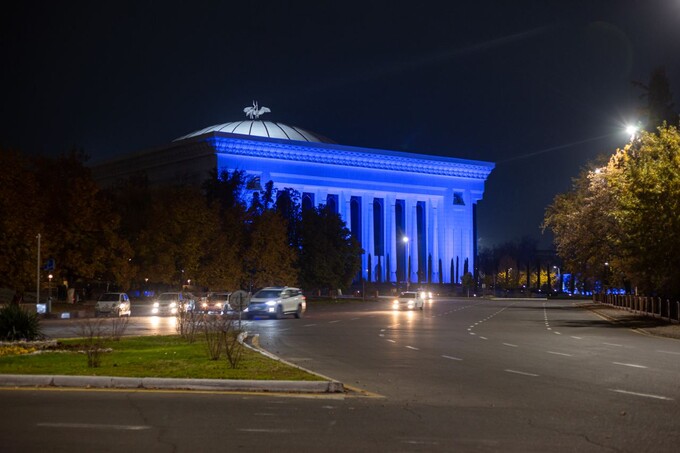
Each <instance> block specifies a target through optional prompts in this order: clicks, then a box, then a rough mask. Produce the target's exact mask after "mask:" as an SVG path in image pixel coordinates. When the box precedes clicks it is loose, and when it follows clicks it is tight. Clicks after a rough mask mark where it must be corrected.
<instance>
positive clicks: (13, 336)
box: [0, 304, 43, 341]
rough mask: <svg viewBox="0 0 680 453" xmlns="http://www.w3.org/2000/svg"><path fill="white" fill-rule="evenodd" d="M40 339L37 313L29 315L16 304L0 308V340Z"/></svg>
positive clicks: (40, 332)
mask: <svg viewBox="0 0 680 453" xmlns="http://www.w3.org/2000/svg"><path fill="white" fill-rule="evenodd" d="M42 337H43V334H42V331H41V328H40V320H39V319H38V314H37V313H30V312H28V311H26V310H24V309H22V308H21V307H20V306H19V305H18V304H10V305H7V306H6V307H3V308H0V340H9V341H18V340H26V341H32V340H37V339H40V338H42Z"/></svg>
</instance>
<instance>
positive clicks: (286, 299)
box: [244, 286, 307, 319]
mask: <svg viewBox="0 0 680 453" xmlns="http://www.w3.org/2000/svg"><path fill="white" fill-rule="evenodd" d="M305 310H307V301H306V299H305V296H304V295H302V290H301V289H299V288H291V287H288V286H271V287H268V288H263V289H261V290H259V291H258V292H256V293H255V294H253V297H251V298H250V303H248V307H246V309H245V310H244V312H245V314H246V318H248V319H253V318H254V317H256V316H266V317H271V318H276V319H281V318H283V317H284V316H285V315H287V314H294V315H295V317H296V318H302V316H303V315H304V313H305Z"/></svg>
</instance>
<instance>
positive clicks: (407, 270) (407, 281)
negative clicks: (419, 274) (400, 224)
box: [402, 236, 411, 291]
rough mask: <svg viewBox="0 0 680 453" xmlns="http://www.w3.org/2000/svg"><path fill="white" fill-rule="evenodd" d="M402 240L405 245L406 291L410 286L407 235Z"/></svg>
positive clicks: (409, 257)
mask: <svg viewBox="0 0 680 453" xmlns="http://www.w3.org/2000/svg"><path fill="white" fill-rule="evenodd" d="M402 240H403V241H404V246H405V247H406V263H407V264H406V291H408V290H409V286H411V247H410V244H409V242H408V236H404V238H403V239H402Z"/></svg>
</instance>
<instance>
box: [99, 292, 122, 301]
mask: <svg viewBox="0 0 680 453" xmlns="http://www.w3.org/2000/svg"><path fill="white" fill-rule="evenodd" d="M99 301H100V302H118V293H105V294H102V297H100V298H99Z"/></svg>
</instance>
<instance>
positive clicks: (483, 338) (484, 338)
mask: <svg viewBox="0 0 680 453" xmlns="http://www.w3.org/2000/svg"><path fill="white" fill-rule="evenodd" d="M479 338H481V339H482V340H488V338H486V337H482V336H481V335H480V336H479Z"/></svg>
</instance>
